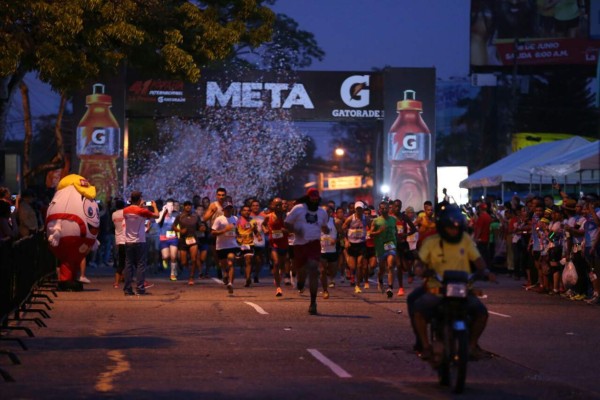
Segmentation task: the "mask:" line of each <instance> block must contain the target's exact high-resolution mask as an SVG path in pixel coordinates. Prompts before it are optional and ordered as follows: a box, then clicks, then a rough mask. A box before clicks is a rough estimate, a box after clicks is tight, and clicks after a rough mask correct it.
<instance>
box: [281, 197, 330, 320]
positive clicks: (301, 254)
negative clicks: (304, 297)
mask: <svg viewBox="0 0 600 400" xmlns="http://www.w3.org/2000/svg"><path fill="white" fill-rule="evenodd" d="M320 202H321V197H320V196H319V191H318V190H317V189H315V188H310V189H308V191H307V193H306V196H304V197H302V198H300V199H299V200H298V201H297V204H296V205H295V206H294V208H292V210H291V211H290V213H289V214H288V215H287V217H286V218H285V227H286V228H287V229H288V230H289V231H291V232H293V233H294V236H295V237H294V245H293V249H294V270H295V271H296V272H297V279H298V283H297V287H298V291H299V292H301V293H302V292H303V291H304V284H305V281H306V276H307V274H308V282H309V288H310V306H309V307H308V313H309V314H311V315H316V314H317V290H318V285H319V282H318V281H319V260H320V256H321V243H320V239H321V232H323V233H329V228H328V226H327V221H328V219H329V218H328V216H327V213H326V212H325V211H324V210H323V209H322V208H319V203H320Z"/></svg>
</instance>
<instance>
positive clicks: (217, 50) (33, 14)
mask: <svg viewBox="0 0 600 400" xmlns="http://www.w3.org/2000/svg"><path fill="white" fill-rule="evenodd" d="M263 3H264V0H228V1H221V0H204V1H202V2H194V3H192V2H189V1H185V0H144V1H141V0H122V1H110V0H64V1H61V2H47V1H42V0H21V1H18V2H17V1H14V2H11V3H10V4H9V5H3V6H2V7H0V20H1V21H2V28H1V29H0V78H1V79H2V82H1V84H2V86H1V87H2V88H3V89H4V90H3V92H4V95H3V96H2V97H0V118H1V119H0V145H1V144H2V143H3V141H4V129H5V125H6V116H7V113H8V106H9V104H10V100H11V98H12V96H13V94H14V93H15V91H16V90H17V88H18V87H19V85H20V83H21V81H22V79H23V77H24V76H25V74H26V73H27V72H30V71H38V74H39V77H40V79H41V80H42V81H44V82H47V83H49V84H50V85H51V86H52V87H53V88H54V89H55V90H56V91H57V92H58V93H60V95H61V97H62V98H63V101H61V108H60V109H59V112H58V115H59V118H58V119H59V120H60V119H61V118H62V115H63V113H64V105H65V103H66V101H65V100H66V99H68V98H69V97H70V96H71V95H72V93H73V92H74V91H75V90H78V89H80V88H82V87H83V86H84V85H85V84H86V83H87V82H88V81H89V80H90V79H92V78H98V77H101V76H104V75H109V74H114V73H115V72H116V71H117V70H118V68H119V67H122V66H123V65H124V64H127V65H128V66H132V67H134V68H138V69H140V70H151V71H153V72H154V73H157V72H162V73H163V74H166V75H169V76H172V77H176V78H179V79H184V80H187V81H191V82H195V81H197V80H198V79H199V77H200V71H201V69H202V68H203V67H204V66H206V65H208V64H210V63H212V62H216V61H219V60H223V59H225V58H227V57H229V56H230V55H231V53H232V52H233V51H234V49H235V48H236V47H238V46H248V47H249V48H254V47H257V46H259V45H260V44H261V43H262V42H264V41H267V40H269V39H270V38H271V34H272V25H273V22H274V19H275V15H274V13H273V12H272V11H271V10H270V9H268V8H267V7H264V6H263ZM26 102H27V100H26V99H24V104H25V103H26ZM56 135H57V140H56V143H57V145H58V146H59V147H58V148H57V157H56V158H55V160H58V161H57V162H56V163H53V164H52V163H51V164H49V165H47V166H45V167H47V168H49V169H53V168H57V167H60V166H61V165H62V162H63V156H64V149H63V148H61V147H60V144H61V143H62V138H59V137H58V136H60V129H56Z"/></svg>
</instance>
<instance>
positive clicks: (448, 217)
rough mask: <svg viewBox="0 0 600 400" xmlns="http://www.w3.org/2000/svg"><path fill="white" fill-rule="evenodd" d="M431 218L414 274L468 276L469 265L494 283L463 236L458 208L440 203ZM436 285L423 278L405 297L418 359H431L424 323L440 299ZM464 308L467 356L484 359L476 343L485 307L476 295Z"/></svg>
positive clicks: (492, 277)
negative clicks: (467, 324)
mask: <svg viewBox="0 0 600 400" xmlns="http://www.w3.org/2000/svg"><path fill="white" fill-rule="evenodd" d="M435 219H436V229H437V233H436V234H434V235H432V236H430V237H429V238H427V239H426V240H425V242H423V244H422V246H421V248H420V249H419V262H418V264H419V266H418V267H417V268H416V270H415V272H417V273H418V274H419V273H420V274H421V275H424V276H427V275H428V274H431V273H435V274H438V275H439V276H443V274H444V271H446V270H459V271H465V272H467V273H471V264H470V263H473V264H474V266H475V268H476V273H477V274H479V275H480V276H483V277H485V278H487V279H489V280H491V281H495V280H496V277H495V276H494V275H493V274H491V273H490V272H489V271H488V270H487V269H486V265H485V261H484V260H483V258H482V257H481V254H480V253H479V251H478V250H477V245H476V243H475V242H474V241H473V239H472V238H471V237H470V236H469V235H468V234H466V233H465V226H466V222H465V218H464V216H463V214H462V212H461V210H460V208H458V207H457V206H456V205H454V204H449V203H447V202H441V203H439V204H438V205H437V207H436V211H435ZM429 276H431V275H429ZM440 286H441V284H440V283H439V282H438V281H437V280H436V279H425V282H424V284H423V286H422V287H418V288H416V289H415V290H414V291H412V292H411V294H410V295H409V296H408V298H407V306H408V312H409V315H410V318H411V324H412V327H413V330H414V332H415V336H416V338H417V343H416V345H415V350H416V351H417V352H418V353H419V354H420V356H421V358H422V359H430V358H431V357H432V349H431V344H430V343H429V338H428V335H427V323H428V321H430V320H431V318H432V317H433V315H434V313H435V309H436V307H437V305H438V304H439V303H440V301H441V300H442V297H440V296H438V295H436V294H434V292H435V288H436V287H438V288H439V287H440ZM467 309H468V310H467V311H468V314H469V316H470V319H471V324H470V335H469V352H470V353H469V354H470V356H471V357H472V358H482V357H485V355H486V353H485V352H483V351H482V350H481V348H480V347H479V346H478V340H479V337H480V336H481V334H482V333H483V330H484V329H485V326H486V323H487V319H488V311H487V308H486V307H485V306H484V305H483V303H482V302H481V301H480V300H479V298H478V297H477V296H476V295H474V294H473V293H469V295H468V297H467Z"/></svg>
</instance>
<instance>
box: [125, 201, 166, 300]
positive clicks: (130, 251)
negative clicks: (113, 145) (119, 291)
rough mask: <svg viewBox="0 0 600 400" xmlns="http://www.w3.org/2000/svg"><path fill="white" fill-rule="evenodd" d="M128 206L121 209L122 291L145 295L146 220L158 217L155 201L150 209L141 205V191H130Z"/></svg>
mask: <svg viewBox="0 0 600 400" xmlns="http://www.w3.org/2000/svg"><path fill="white" fill-rule="evenodd" d="M130 203H131V205H129V206H128V207H125V208H124V209H123V218H124V219H125V270H124V271H123V276H124V278H125V285H124V286H123V292H124V293H125V296H133V295H134V294H136V295H138V296H139V295H145V294H147V293H146V285H145V283H146V264H147V259H148V247H147V245H146V220H148V219H155V218H158V215H159V214H158V209H157V208H156V202H155V201H154V200H152V201H151V202H149V203H150V206H149V207H151V208H152V211H150V210H149V209H148V208H147V207H145V206H142V203H143V199H142V192H140V191H137V190H136V191H133V192H131V198H130ZM134 271H135V278H136V293H134V292H133V289H132V286H133V273H134Z"/></svg>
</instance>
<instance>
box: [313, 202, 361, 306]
mask: <svg viewBox="0 0 600 400" xmlns="http://www.w3.org/2000/svg"><path fill="white" fill-rule="evenodd" d="M322 208H323V210H325V212H327V216H328V217H329V220H328V221H327V226H328V227H329V233H323V232H321V285H322V286H323V298H324V299H328V298H329V291H328V290H327V277H329V278H330V279H331V280H332V281H333V279H334V278H335V268H336V266H337V261H338V252H337V248H336V243H337V230H336V228H335V220H334V218H333V208H332V207H329V206H322ZM357 286H358V284H357Z"/></svg>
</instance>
